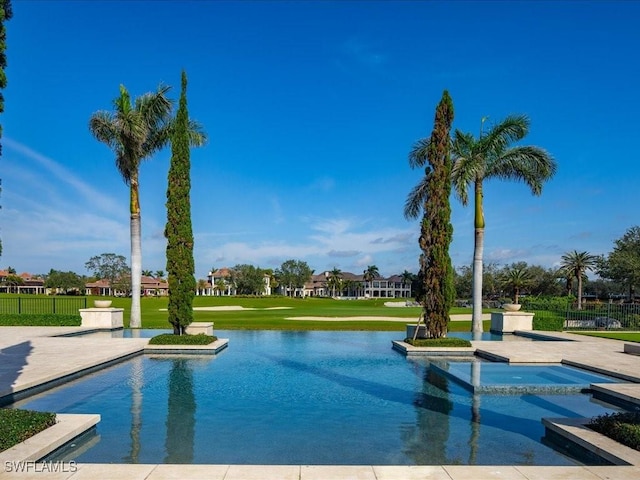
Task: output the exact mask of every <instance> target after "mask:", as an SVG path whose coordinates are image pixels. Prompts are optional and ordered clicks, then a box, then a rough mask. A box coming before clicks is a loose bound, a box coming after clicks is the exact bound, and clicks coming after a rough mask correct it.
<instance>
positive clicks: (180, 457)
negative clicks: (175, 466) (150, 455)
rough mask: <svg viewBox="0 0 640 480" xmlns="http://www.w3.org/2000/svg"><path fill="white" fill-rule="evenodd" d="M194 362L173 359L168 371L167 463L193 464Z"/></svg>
mask: <svg viewBox="0 0 640 480" xmlns="http://www.w3.org/2000/svg"><path fill="white" fill-rule="evenodd" d="M191 364H192V362H190V361H189V359H186V358H175V359H172V365H171V372H169V398H168V412H167V422H166V426H167V437H166V440H165V452H166V455H165V457H164V462H165V463H193V442H194V432H195V426H196V397H195V395H194V392H193V371H192V369H191Z"/></svg>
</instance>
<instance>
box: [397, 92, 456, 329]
mask: <svg viewBox="0 0 640 480" xmlns="http://www.w3.org/2000/svg"><path fill="white" fill-rule="evenodd" d="M452 123H453V102H452V100H451V97H450V96H449V93H448V92H447V91H446V90H445V91H444V92H443V94H442V99H441V100H440V103H439V104H438V106H437V107H436V114H435V120H434V126H433V131H432V133H431V137H430V138H429V139H423V140H421V141H420V142H418V143H417V144H416V146H415V147H414V149H413V151H412V152H411V154H410V156H409V161H410V163H411V164H412V166H423V165H425V164H426V163H428V165H427V166H426V167H425V177H424V179H423V180H422V182H421V183H420V184H418V186H416V187H415V188H414V189H413V190H412V191H411V193H410V194H409V197H408V198H407V202H406V204H405V216H406V217H407V218H416V217H417V216H418V213H419V212H420V210H422V211H423V216H422V222H421V224H420V238H419V244H420V249H421V250H422V253H421V255H420V272H419V274H418V279H419V282H420V287H419V291H418V293H417V295H416V300H417V301H418V302H420V304H421V305H422V307H423V315H424V320H425V324H426V330H427V336H428V337H430V338H440V337H443V336H445V335H446V334H447V323H448V322H449V310H450V309H451V307H452V305H453V300H454V297H455V287H454V276H453V266H452V265H451V257H450V256H449V245H450V244H451V238H452V236H453V227H452V226H451V205H450V203H449V196H450V194H451V158H450V156H449V148H450V137H449V132H450V131H451V124H452Z"/></svg>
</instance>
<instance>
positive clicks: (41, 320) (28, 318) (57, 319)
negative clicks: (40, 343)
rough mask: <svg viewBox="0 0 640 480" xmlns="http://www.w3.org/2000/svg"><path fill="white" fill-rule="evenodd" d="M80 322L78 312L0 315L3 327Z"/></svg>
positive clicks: (47, 325)
mask: <svg viewBox="0 0 640 480" xmlns="http://www.w3.org/2000/svg"><path fill="white" fill-rule="evenodd" d="M81 322H82V319H81V318H80V315H79V314H78V315H63V314H53V313H42V314H39V313H21V314H19V315H18V314H13V313H9V314H3V315H0V326H3V327H79V326H80V324H81Z"/></svg>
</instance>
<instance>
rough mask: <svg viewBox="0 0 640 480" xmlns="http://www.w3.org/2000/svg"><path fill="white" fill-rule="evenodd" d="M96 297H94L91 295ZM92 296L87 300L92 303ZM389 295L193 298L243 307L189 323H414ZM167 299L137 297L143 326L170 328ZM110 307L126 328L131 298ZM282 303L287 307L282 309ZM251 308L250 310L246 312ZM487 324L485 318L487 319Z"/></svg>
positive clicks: (327, 326)
mask: <svg viewBox="0 0 640 480" xmlns="http://www.w3.org/2000/svg"><path fill="white" fill-rule="evenodd" d="M96 298H97V297H96ZM93 299H94V298H91V299H90V303H91V304H92V302H93ZM391 300H392V299H371V300H334V299H331V298H305V299H301V298H287V297H195V298H194V302H193V306H194V307H196V308H197V307H216V306H241V307H244V308H245V309H247V310H234V311H198V310H196V311H194V321H196V322H214V329H216V330H229V329H250V330H388V331H404V330H405V323H404V322H390V321H348V320H345V321H331V322H327V321H313V320H287V318H288V317H327V318H331V319H332V320H333V319H335V318H339V317H357V316H377V317H406V318H407V323H413V322H415V321H417V319H418V316H419V315H420V307H403V308H400V307H395V308H394V307H385V306H384V303H385V302H388V301H391ZM167 301H168V299H167V298H150V297H149V298H142V299H141V308H142V326H143V328H170V325H169V323H168V321H167V312H166V308H167ZM113 306H114V307H120V308H124V309H125V312H124V318H125V326H128V325H127V324H128V320H129V309H130V306H131V299H129V298H114V299H113ZM282 307H288V308H286V309H283V308H282ZM249 309H253V310H249ZM451 313H471V309H469V308H454V309H452V310H451ZM486 325H487V326H486V328H488V322H486ZM449 327H450V330H451V331H469V330H470V329H471V322H451V323H450V324H449Z"/></svg>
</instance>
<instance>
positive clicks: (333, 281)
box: [327, 267, 342, 297]
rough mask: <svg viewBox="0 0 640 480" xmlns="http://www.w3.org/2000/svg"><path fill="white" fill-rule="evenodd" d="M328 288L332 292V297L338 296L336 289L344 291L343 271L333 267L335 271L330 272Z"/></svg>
mask: <svg viewBox="0 0 640 480" xmlns="http://www.w3.org/2000/svg"><path fill="white" fill-rule="evenodd" d="M327 286H328V287H329V288H331V290H332V292H333V293H332V294H331V296H332V297H335V296H336V289H337V290H338V291H341V290H342V270H340V269H339V268H337V267H333V270H331V271H330V272H329V277H328V278H327Z"/></svg>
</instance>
